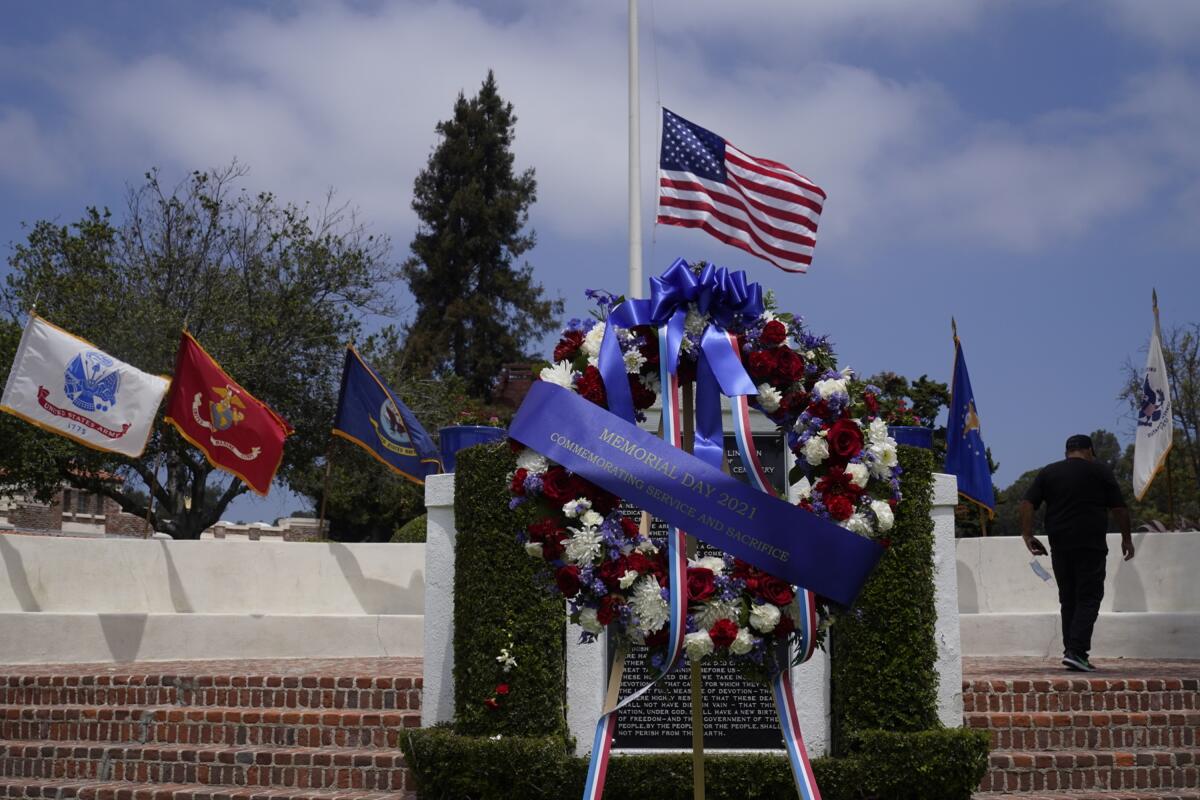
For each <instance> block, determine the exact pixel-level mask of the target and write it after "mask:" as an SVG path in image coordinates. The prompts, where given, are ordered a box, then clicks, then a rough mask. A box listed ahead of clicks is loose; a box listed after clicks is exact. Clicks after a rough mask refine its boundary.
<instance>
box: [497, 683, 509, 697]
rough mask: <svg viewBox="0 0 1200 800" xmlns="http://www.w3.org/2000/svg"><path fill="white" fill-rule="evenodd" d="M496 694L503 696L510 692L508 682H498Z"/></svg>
mask: <svg viewBox="0 0 1200 800" xmlns="http://www.w3.org/2000/svg"><path fill="white" fill-rule="evenodd" d="M496 694H498V695H501V696H503V695H506V694H508V684H507V683H501V684H497V685H496Z"/></svg>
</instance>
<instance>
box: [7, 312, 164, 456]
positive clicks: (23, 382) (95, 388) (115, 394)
mask: <svg viewBox="0 0 1200 800" xmlns="http://www.w3.org/2000/svg"><path fill="white" fill-rule="evenodd" d="M170 383H171V382H170V381H169V380H167V379H166V378H164V377H161V376H158V375H148V374H146V373H145V372H142V371H141V370H139V369H135V368H134V367H131V366H129V365H128V364H126V363H125V362H124V361H118V360H117V359H115V358H113V357H112V356H110V355H108V354H107V353H105V352H103V351H101V350H99V349H97V348H96V346H95V345H93V344H92V343H91V342H87V341H85V340H83V339H80V338H79V337H78V336H73V335H72V334H69V333H67V332H66V331H64V330H62V329H61V328H58V327H56V326H54V325H51V324H50V323H49V322H47V321H46V320H44V319H42V318H41V317H38V316H36V315H33V314H31V315H30V316H29V324H28V325H26V326H25V332H24V333H22V334H21V343H20V345H19V346H18V347H17V357H16V358H15V359H13V365H12V370H11V371H10V372H9V373H8V382H7V383H6V384H5V386H4V397H3V399H0V410H3V411H7V412H8V413H9V414H12V415H13V416H17V417H20V418H21V419H23V420H25V421H26V422H29V423H32V424H34V425H37V426H38V427H39V428H45V429H46V430H48V431H52V432H54V433H57V434H60V435H62V436H66V437H67V438H68V439H74V440H75V441H76V442H79V443H80V444H82V445H87V446H88V447H91V448H94V449H96V450H108V451H111V452H113V453H120V454H121V455H125V456H129V457H130V458H137V457H138V456H140V455H141V454H142V451H143V450H145V449H146V440H147V439H148V438H150V430H151V429H152V428H153V427H154V415H155V414H157V413H158V406H159V404H160V403H161V402H162V398H163V394H165V393H166V391H167V387H168V386H169V385H170Z"/></svg>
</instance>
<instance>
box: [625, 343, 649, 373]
mask: <svg viewBox="0 0 1200 800" xmlns="http://www.w3.org/2000/svg"><path fill="white" fill-rule="evenodd" d="M645 365H646V357H645V356H644V355H642V351H641V350H638V349H637V348H634V349H632V350H626V351H625V371H626V372H628V373H630V374H631V375H636V374H637V373H639V372H641V371H642V367H643V366H645Z"/></svg>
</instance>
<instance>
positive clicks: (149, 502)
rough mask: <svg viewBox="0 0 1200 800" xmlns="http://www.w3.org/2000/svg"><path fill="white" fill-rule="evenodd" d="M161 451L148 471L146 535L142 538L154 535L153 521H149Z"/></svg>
mask: <svg viewBox="0 0 1200 800" xmlns="http://www.w3.org/2000/svg"><path fill="white" fill-rule="evenodd" d="M162 460H163V451H162V450H159V451H158V458H156V459H155V460H154V471H153V472H151V473H150V481H149V482H148V483H147V484H146V493H147V495H148V498H147V500H146V535H145V536H144V537H142V538H144V539H149V538H150V537H151V536H153V535H154V523H152V522H151V521H150V517H151V515H152V514H153V512H154V484H155V483H157V482H158V470H159V469H160V468H161V467H162Z"/></svg>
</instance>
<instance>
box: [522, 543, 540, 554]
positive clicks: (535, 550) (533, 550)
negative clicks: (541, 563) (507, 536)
mask: <svg viewBox="0 0 1200 800" xmlns="http://www.w3.org/2000/svg"><path fill="white" fill-rule="evenodd" d="M525 552H526V553H528V554H529V555H531V556H533V557H534V558H541V557H542V543H541V542H526V543H525Z"/></svg>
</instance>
